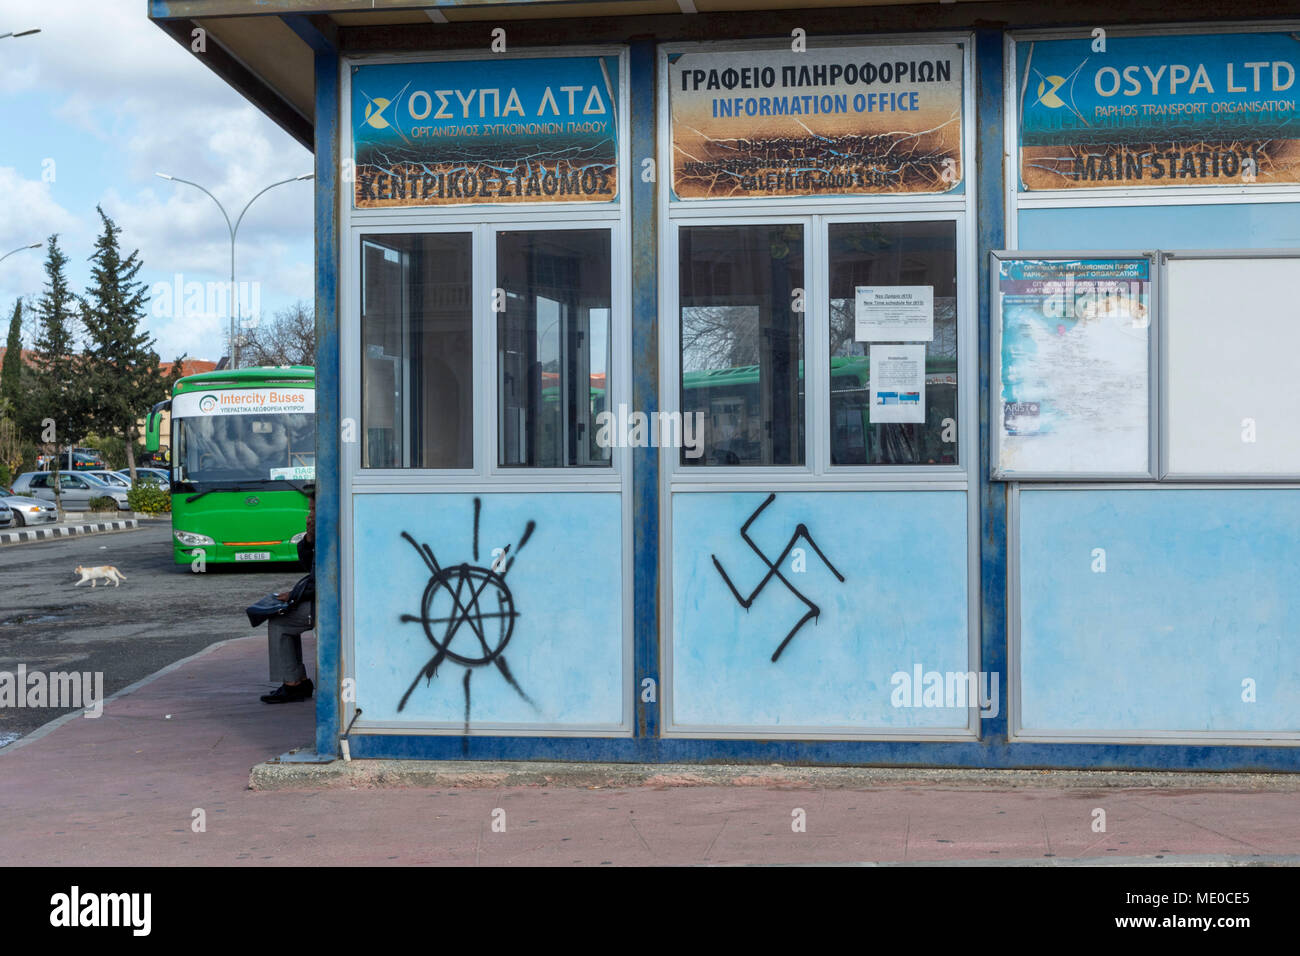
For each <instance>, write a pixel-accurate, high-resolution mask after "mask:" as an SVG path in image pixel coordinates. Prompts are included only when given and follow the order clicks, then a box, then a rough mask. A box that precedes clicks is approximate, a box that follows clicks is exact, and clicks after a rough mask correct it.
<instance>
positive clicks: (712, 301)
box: [679, 225, 804, 465]
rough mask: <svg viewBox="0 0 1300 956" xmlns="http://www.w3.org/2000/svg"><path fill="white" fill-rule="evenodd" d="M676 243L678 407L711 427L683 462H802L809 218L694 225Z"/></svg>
mask: <svg viewBox="0 0 1300 956" xmlns="http://www.w3.org/2000/svg"><path fill="white" fill-rule="evenodd" d="M679 246H680V249H681V261H680V269H681V282H680V306H681V363H682V364H681V370H682V395H681V408H682V414H683V416H686V415H693V414H698V415H699V416H701V417H700V418H698V419H696V420H697V421H701V422H702V423H703V426H704V427H703V439H702V442H701V447H700V448H699V449H697V452H698V453H697V454H695V456H694V457H692V456H691V455H689V454H688V453H687V449H686V448H683V449H682V453H681V462H682V464H683V465H802V464H803V463H804V394H803V357H804V354H803V353H804V343H803V313H802V312H797V311H795V309H794V305H795V300H794V293H795V290H796V289H799V290H802V289H803V285H804V278H803V272H804V267H803V255H804V253H803V226H801V225H779V226H773V225H757V226H691V227H688V228H683V229H682V230H681V231H680V233H679ZM800 294H801V295H802V292H801V293H800Z"/></svg>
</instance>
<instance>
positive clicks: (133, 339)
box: [78, 206, 180, 482]
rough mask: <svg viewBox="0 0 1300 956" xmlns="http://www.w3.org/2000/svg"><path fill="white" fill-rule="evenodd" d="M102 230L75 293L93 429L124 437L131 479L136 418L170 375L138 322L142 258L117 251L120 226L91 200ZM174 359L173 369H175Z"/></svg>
mask: <svg viewBox="0 0 1300 956" xmlns="http://www.w3.org/2000/svg"><path fill="white" fill-rule="evenodd" d="M95 211H96V212H98V213H99V218H100V221H101V222H102V223H103V227H104V230H103V232H102V233H100V236H99V238H98V239H97V240H95V252H94V254H93V255H92V256H91V257H90V261H91V263H92V267H91V272H90V275H91V282H90V287H89V288H88V289H87V290H86V294H85V295H84V296H79V297H78V301H79V302H80V303H81V317H82V321H83V322H84V324H85V326H86V334H87V337H88V345H89V346H90V348H89V349H88V352H89V354H88V356H87V359H88V360H87V367H88V373H89V374H88V384H89V386H90V389H91V391H92V393H93V394H94V398H95V401H94V421H95V427H96V429H97V430H98V431H100V432H101V433H104V434H111V435H117V436H120V437H121V438H122V439H123V441H125V443H126V465H127V468H129V469H130V471H131V481H132V482H134V481H135V477H136V475H135V442H136V439H137V438H138V437H139V433H140V425H139V422H140V418H141V417H142V416H143V415H144V414H145V413H146V412H148V411H149V408H150V407H151V406H152V405H153V404H154V403H155V402H159V401H162V400H163V399H164V398H166V397H167V394H168V391H169V386H170V380H172V379H174V378H175V377H176V375H175V374H173V375H171V376H168V375H167V374H165V373H164V372H163V371H162V369H161V368H160V367H159V359H158V353H157V352H156V351H154V339H153V338H152V337H151V336H150V335H149V333H148V332H147V331H145V330H144V329H143V328H141V324H142V323H143V321H144V318H145V313H146V308H145V306H146V303H147V299H148V297H147V295H146V292H145V283H144V282H141V281H139V280H137V279H136V274H137V273H139V271H140V268H141V266H142V263H141V261H140V251H139V250H138V249H137V250H135V251H133V252H132V253H131V254H130V255H129V256H126V257H125V258H123V257H122V253H121V249H120V248H119V238H120V236H121V232H122V230H121V229H120V228H119V227H118V225H117V223H115V222H114V221H113V220H112V219H110V218H109V217H108V216H107V215H105V214H104V210H103V209H101V208H100V207H98V206H96V207H95ZM179 368H180V362H179V361H178V362H177V363H176V366H175V368H174V373H178V372H179Z"/></svg>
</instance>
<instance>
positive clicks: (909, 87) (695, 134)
mask: <svg viewBox="0 0 1300 956" xmlns="http://www.w3.org/2000/svg"><path fill="white" fill-rule="evenodd" d="M962 63H963V54H962V47H961V45H960V44H955V43H949V44H933V45H913V44H906V45H895V46H875V47H831V48H826V49H810V50H807V51H806V52H802V53H794V52H791V51H789V50H786V51H784V52H772V51H762V52H760V51H749V52H738V53H719V52H716V51H712V50H710V51H708V52H703V53H681V54H675V55H673V56H670V57H669V63H668V84H669V86H668V100H669V109H670V112H671V115H672V162H673V169H672V187H673V192H674V193H675V194H676V198H678V199H722V198H740V199H743V198H752V197H767V196H857V195H869V194H876V193H945V192H949V191H952V190H954V189H957V188H958V187H959V186H960V184H961V180H962V167H961V140H962V126H961V115H962Z"/></svg>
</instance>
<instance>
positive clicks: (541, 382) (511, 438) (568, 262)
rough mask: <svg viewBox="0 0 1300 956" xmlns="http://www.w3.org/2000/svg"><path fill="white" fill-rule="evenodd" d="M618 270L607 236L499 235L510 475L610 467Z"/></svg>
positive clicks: (501, 408)
mask: <svg viewBox="0 0 1300 956" xmlns="http://www.w3.org/2000/svg"><path fill="white" fill-rule="evenodd" d="M610 268H611V259H610V232H609V230H608V229H544V230H537V231H531V232H501V233H498V235H497V286H498V287H499V288H500V289H501V290H502V292H503V293H504V295H505V301H504V303H499V304H496V306H495V307H496V308H498V309H500V308H501V307H502V305H503V306H504V309H503V310H502V311H500V312H499V313H498V315H497V409H498V436H499V437H498V450H497V458H498V461H499V462H500V464H501V465H502V466H503V467H508V466H519V467H532V468H562V467H566V466H574V467H583V466H585V467H600V466H609V465H612V463H613V462H612V458H611V450H610V448H609V447H601V444H600V443H598V442H597V441H596V438H597V434H598V433H599V428H598V422H597V421H596V416H597V415H599V414H600V413H601V412H602V411H604V410H605V409H606V407H607V400H608V395H609V388H610V380H609V371H610V351H609V350H610V342H609V340H610V320H611V313H610V308H611V302H610ZM604 444H605V445H608V444H610V443H608V442H606V443H604Z"/></svg>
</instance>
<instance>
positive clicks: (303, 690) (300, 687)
mask: <svg viewBox="0 0 1300 956" xmlns="http://www.w3.org/2000/svg"><path fill="white" fill-rule="evenodd" d="M314 689H315V688H314V685H313V684H312V682H311V678H305V679H304V680H302V681H300V682H298V683H297V684H294V685H293V686H292V687H290V686H289V685H288V684H281V685H280V686H279V687H277V688H276V689H275V690H273V691H271V693H269V694H263V695H262V703H264V704H291V703H293V702H294V701H299V700H310V699H311V694H312V691H313V690H314Z"/></svg>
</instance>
